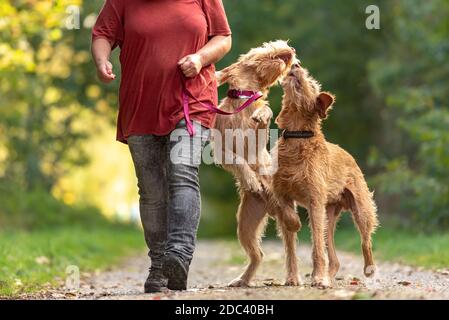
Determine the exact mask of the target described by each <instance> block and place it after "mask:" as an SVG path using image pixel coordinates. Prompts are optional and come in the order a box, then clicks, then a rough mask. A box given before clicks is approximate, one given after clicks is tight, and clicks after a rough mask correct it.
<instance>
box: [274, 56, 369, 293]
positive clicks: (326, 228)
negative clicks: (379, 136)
mask: <svg viewBox="0 0 449 320" xmlns="http://www.w3.org/2000/svg"><path fill="white" fill-rule="evenodd" d="M282 86H283V89H284V97H283V103H282V110H281V112H280V114H279V116H278V117H277V118H276V123H277V124H278V125H279V127H280V128H281V129H286V130H289V131H300V130H310V131H313V132H314V134H315V135H314V136H313V137H312V138H307V139H295V138H291V139H280V140H279V141H278V144H277V146H276V147H275V148H274V149H273V157H274V156H277V157H278V170H277V172H276V173H275V174H274V175H273V192H274V194H275V195H276V196H277V197H279V198H280V199H282V201H283V202H288V203H292V202H296V203H298V204H300V205H301V206H303V207H304V208H306V209H307V210H308V214H309V219H310V226H311V231H312V240H313V255H312V258H313V274H312V285H314V286H317V287H328V286H329V285H330V284H331V281H330V280H331V279H333V278H334V277H335V275H336V273H337V271H338V269H339V261H338V258H337V256H336V253H335V245H334V232H335V226H336V223H337V221H338V219H339V217H340V213H341V211H342V210H348V211H351V212H352V215H353V219H354V222H355V224H356V225H357V228H358V230H359V232H360V235H361V241H362V250H363V256H364V260H365V268H364V272H365V275H367V276H370V275H372V274H373V273H374V270H375V267H374V261H373V256H372V250H371V235H372V233H373V232H374V230H375V228H376V226H377V224H378V221H377V215H376V205H375V203H374V200H373V197H372V193H371V192H370V191H369V189H368V186H367V184H366V182H365V179H364V177H363V174H362V172H361V170H360V168H359V167H358V166H357V163H356V161H355V160H354V158H353V157H352V156H351V155H350V154H349V153H347V152H346V151H345V150H343V149H342V148H340V147H339V146H337V145H335V144H332V143H329V142H327V141H326V140H325V138H324V135H323V133H322V131H321V122H322V119H324V118H326V116H327V112H328V111H329V108H330V107H331V106H332V104H333V102H334V97H333V96H332V95H331V94H330V93H326V92H321V91H320V90H321V86H320V84H319V83H318V82H317V81H316V80H315V79H313V78H312V77H311V76H310V75H309V73H308V71H307V70H306V69H304V68H302V67H301V66H299V65H297V64H295V65H293V66H292V69H291V71H290V73H289V74H288V75H287V77H286V78H285V79H284V81H283V83H282ZM326 233H327V234H326ZM326 248H327V254H328V256H327V258H328V259H326Z"/></svg>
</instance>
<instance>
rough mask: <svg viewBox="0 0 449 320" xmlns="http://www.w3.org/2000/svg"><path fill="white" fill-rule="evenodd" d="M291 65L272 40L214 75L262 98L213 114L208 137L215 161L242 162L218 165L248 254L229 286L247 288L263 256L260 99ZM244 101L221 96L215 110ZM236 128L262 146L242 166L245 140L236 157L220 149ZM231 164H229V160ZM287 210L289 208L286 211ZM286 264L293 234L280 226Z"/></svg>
mask: <svg viewBox="0 0 449 320" xmlns="http://www.w3.org/2000/svg"><path fill="white" fill-rule="evenodd" d="M294 61H295V52H294V50H293V49H292V48H291V47H290V46H288V44H287V43H286V42H285V41H274V42H269V43H265V44H264V45H263V46H261V47H259V48H255V49H252V50H250V51H249V52H248V53H247V54H244V55H242V56H241V57H240V58H239V60H238V61H237V62H236V63H234V64H233V65H231V66H229V67H227V68H225V69H224V70H222V71H220V72H218V73H217V77H218V80H219V82H220V84H222V83H228V85H229V88H230V89H241V90H253V91H261V92H262V93H263V94H264V95H263V97H262V98H261V99H259V100H257V101H256V102H254V103H253V104H252V105H251V106H250V107H248V108H247V109H245V110H243V111H242V112H240V113H238V114H236V115H232V116H222V115H218V116H217V121H216V125H215V129H218V131H220V133H221V138H222V140H221V141H217V139H219V137H215V136H214V137H213V140H214V154H215V156H216V158H217V154H218V152H217V148H219V146H218V144H217V143H218V142H221V151H222V159H217V160H218V162H219V163H224V160H225V159H224V156H225V154H226V153H229V154H231V155H232V157H233V158H234V159H235V158H240V160H243V161H242V162H243V163H242V164H223V165H222V166H223V168H224V169H225V170H227V171H229V172H231V173H232V174H233V175H234V177H235V179H236V180H237V184H238V186H239V193H240V199H241V200H240V205H239V208H238V212H237V219H238V237H239V240H240V243H241V245H242V246H243V248H244V249H245V251H246V253H247V255H248V256H249V259H250V262H249V265H248V266H247V267H246V270H245V271H244V272H243V274H242V275H241V276H240V277H238V278H237V279H235V280H234V281H232V282H231V283H230V286H248V285H249V284H250V281H251V279H252V278H253V276H254V274H255V271H256V269H257V267H258V266H259V264H260V262H261V260H262V257H263V252H262V250H261V247H260V241H261V236H262V233H263V231H264V229H265V225H266V221H267V211H268V210H269V209H268V208H267V204H268V199H269V197H270V196H271V191H270V189H271V176H269V175H266V174H265V175H262V174H260V169H264V170H267V171H268V170H269V168H270V165H271V157H270V154H269V152H268V151H267V150H266V148H265V146H266V144H267V138H268V128H269V124H270V121H271V117H272V116H273V113H272V111H271V109H270V108H269V106H268V102H267V100H266V97H267V94H268V90H269V88H270V87H271V86H272V85H274V84H275V83H276V82H277V81H278V80H279V79H280V78H281V77H282V76H284V75H285V74H286V73H287V72H288V70H289V69H290V66H291V64H292V63H293V62H294ZM243 102H244V100H241V99H230V98H225V99H224V100H223V101H222V102H221V104H220V106H219V108H220V109H222V110H225V111H233V110H235V109H236V108H238V107H239V106H240V105H241V104H242V103H243ZM226 129H232V130H235V129H241V130H243V131H245V130H247V129H252V130H255V131H256V137H257V140H262V142H261V143H260V144H259V145H261V146H264V148H263V149H262V150H258V154H257V155H253V156H255V157H256V162H255V163H249V162H248V140H247V139H246V138H245V145H244V149H245V152H244V154H243V159H242V157H239V155H238V153H237V152H236V149H235V146H234V147H233V149H232V150H227V149H226V145H225V130H226ZM234 163H235V162H234ZM291 210H293V208H291ZM270 214H271V215H272V216H274V215H276V214H277V213H276V212H273V211H271V212H270ZM288 225H289V228H290V229H293V230H294V231H297V230H299V227H300V222H299V218H298V217H296V218H295V219H294V220H292V221H289V224H288ZM280 229H281V232H282V235H283V238H284V242H285V245H286V252H287V254H288V261H293V260H296V255H295V250H296V233H295V232H292V231H289V230H287V228H286V224H284V225H281V226H280ZM288 266H290V267H289V269H288V275H287V284H290V285H297V284H298V283H299V279H298V277H297V274H298V272H297V268H296V267H295V266H296V265H295V263H293V262H291V263H289V264H288Z"/></svg>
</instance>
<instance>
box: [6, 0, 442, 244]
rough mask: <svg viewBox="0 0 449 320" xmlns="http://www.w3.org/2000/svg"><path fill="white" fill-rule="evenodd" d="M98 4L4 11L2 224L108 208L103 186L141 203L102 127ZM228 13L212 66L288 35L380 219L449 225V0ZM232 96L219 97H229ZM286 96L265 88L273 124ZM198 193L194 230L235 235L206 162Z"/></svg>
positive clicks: (229, 183)
mask: <svg viewBox="0 0 449 320" xmlns="http://www.w3.org/2000/svg"><path fill="white" fill-rule="evenodd" d="M102 3H103V1H101V0H96V1H82V0H53V1H51V0H41V1H26V0H23V1H20V0H17V1H12V0H3V1H2V2H0V17H1V18H0V137H1V138H0V139H1V140H0V186H2V188H3V189H2V194H1V197H2V198H1V199H0V201H2V203H3V202H5V203H8V204H7V205H6V206H5V207H4V208H0V219H2V214H1V211H2V210H3V212H7V214H3V217H5V216H7V215H8V216H10V217H11V219H12V220H11V221H13V220H14V218H13V217H14V216H15V215H17V217H21V218H20V219H22V215H23V219H25V221H26V222H25V223H24V225H26V226H29V225H33V224H35V223H36V224H38V223H39V222H38V221H37V220H39V219H38V218H36V217H38V216H41V215H43V216H45V215H48V216H51V215H52V214H54V215H56V214H58V212H61V211H64V210H65V209H64V208H62V207H58V204H56V202H54V203H53V202H52V201H51V200H48V199H47V198H46V196H45V194H48V193H50V192H51V193H52V194H53V195H55V196H57V197H58V198H60V199H62V200H63V201H64V202H65V203H69V204H71V203H73V202H80V201H81V202H86V203H94V204H95V205H99V203H98V202H99V201H104V202H107V203H108V205H107V206H105V207H107V209H108V210H111V208H110V207H111V205H114V204H113V201H111V197H103V196H101V194H102V193H105V194H106V193H111V192H112V191H110V190H112V189H114V188H112V189H111V187H107V186H108V184H109V185H116V186H117V188H116V189H117V190H116V191H117V192H125V193H127V194H129V193H136V192H135V191H136V190H135V186H133V187H132V188H131V187H130V186H129V184H126V183H123V179H122V181H119V180H120V179H119V177H118V176H119V175H123V174H124V173H123V172H124V170H125V169H127V170H128V171H129V172H130V173H131V174H132V173H133V168H132V167H131V166H130V164H129V159H128V160H126V161H125V160H124V159H122V158H119V157H117V153H116V151H112V150H113V147H111V145H112V144H114V143H116V142H114V136H113V133H112V132H111V131H110V130H109V131H108V130H104V128H103V126H104V122H105V121H106V122H108V123H109V125H113V123H114V120H115V117H116V110H115V109H116V107H117V89H118V81H115V82H114V83H113V84H111V85H108V86H104V85H99V83H98V82H97V81H96V79H95V69H94V66H93V63H92V62H91V59H90V53H89V49H90V28H91V26H92V24H93V22H94V21H95V14H96V13H98V11H99V9H100V7H101V5H102ZM224 4H225V7H226V10H227V13H228V18H229V21H230V24H231V27H232V30H233V49H232V52H231V53H230V54H229V55H227V56H226V57H225V59H223V61H221V62H220V63H219V64H218V69H220V68H222V67H224V66H226V65H229V64H230V63H232V62H233V61H234V60H235V59H236V58H237V57H238V55H239V54H241V53H244V52H246V51H248V50H249V49H250V48H252V47H255V46H259V45H260V44H261V43H262V42H264V41H270V40H273V39H289V40H290V43H291V45H293V46H294V47H295V48H296V49H297V52H298V56H299V58H300V59H301V61H302V64H303V65H304V66H305V67H307V68H308V69H310V71H311V73H312V74H313V75H314V76H315V77H316V78H317V79H319V80H320V82H322V84H323V89H324V90H328V91H331V92H333V93H335V94H336V95H337V104H336V106H335V108H334V110H333V111H332V113H331V114H330V117H329V119H328V120H326V122H325V124H324V130H325V133H326V136H327V138H328V140H330V141H332V142H335V143H338V144H340V145H342V147H344V148H346V149H347V150H348V151H349V152H351V153H352V154H353V155H354V156H355V158H356V159H357V161H358V163H359V164H360V166H361V167H362V168H363V170H364V171H365V173H366V174H367V177H368V180H369V182H370V185H371V186H372V188H373V189H375V190H376V200H377V201H378V203H379V207H380V213H381V214H383V213H385V215H384V217H382V221H383V223H385V222H386V221H392V220H395V221H399V222H400V223H402V224H406V223H408V224H409V225H410V226H415V227H417V228H422V227H427V228H429V229H432V228H436V227H440V228H447V227H448V226H449V212H448V209H447V208H448V202H449V194H448V193H449V190H448V185H449V183H448V182H449V181H448V180H449V171H448V170H447V167H448V165H449V151H448V150H449V149H448V148H447V147H446V145H447V143H448V142H449V134H448V130H447V127H448V122H449V114H448V113H449V109H448V106H447V102H446V101H447V99H444V98H445V97H447V92H449V90H448V89H449V88H448V86H449V82H448V79H449V74H448V73H449V62H447V57H448V51H449V34H448V33H449V21H448V19H447V17H448V16H449V3H447V1H445V0H431V1H427V2H422V1H418V0H396V1H388V0H376V1H365V0H346V1H344V2H342V1H330V0H313V1H312V0H301V1H285V0H245V1H241V0H224ZM371 4H376V5H378V6H379V8H380V13H381V29H380V30H367V29H366V27H365V20H366V18H367V14H366V13H365V9H366V7H367V6H368V5H371ZM68 5H81V8H82V10H81V18H80V24H81V25H80V29H79V30H68V29H67V28H66V26H65V23H66V20H67V16H68V13H67V11H66V8H67V6H68ZM117 55H118V50H117V51H116V52H115V53H114V55H113V64H114V68H115V70H116V71H117V74H120V72H119V64H118V60H117ZM225 89H226V88H224V87H223V88H220V95H221V96H223V95H224V91H225ZM281 95H282V90H281V89H280V88H279V87H274V88H273V89H272V90H271V94H270V103H271V106H272V108H273V110H274V112H275V114H277V113H278V112H279V110H280V103H281ZM95 119H98V121H96V120H95ZM273 127H274V124H273ZM105 132H107V133H108V135H107V137H106V135H105ZM100 137H101V138H100ZM101 145H103V147H100V146H101ZM108 149H110V150H111V151H110V152H108ZM121 152H126V151H124V150H121ZM128 156H129V155H128ZM105 158H108V159H105ZM106 160H108V161H109V162H107V161H106ZM89 161H94V162H95V164H94V165H92V164H88V162H89ZM113 162H115V165H116V167H114V166H113V165H112V163H113ZM102 164H104V165H103V166H102ZM119 167H120V168H119ZM80 168H81V171H84V172H85V174H80V173H79V172H80ZM86 168H87V169H86ZM113 171H114V174H112V172H113ZM127 179H128V177H127ZM91 181H96V183H92V182H91ZM132 183H135V182H134V180H133V182H132ZM4 186H8V188H6V187H4ZM201 186H202V195H203V219H202V224H201V227H200V234H201V235H203V236H226V235H230V234H234V233H235V223H236V222H235V212H236V209H237V204H238V196H237V194H236V191H235V187H234V182H233V180H232V178H231V176H230V174H228V173H226V172H224V171H223V170H222V169H219V168H216V167H214V166H204V167H203V168H202V172H201ZM5 188H6V189H5ZM123 188H125V189H126V191H123V190H122V189H123ZM130 188H131V191H130ZM5 190H6V191H5ZM69 191H70V192H69ZM74 194H76V195H74ZM92 195H94V196H92ZM96 195H98V197H97V196H96ZM40 198H42V199H43V201H42V204H40V203H39V199H40ZM113 198H116V195H115V194H114V196H113ZM46 199H47V200H48V202H47V200H46ZM129 199H130V198H129ZM22 200H23V201H22ZM53 200H54V199H53ZM8 201H9V202H8ZM54 201H56V200H54ZM129 201H133V200H129ZM22 202H23V203H22ZM15 206H17V208H15ZM40 206H42V208H45V209H42V208H39V207H40ZM15 211H17V212H18V213H14V212H15ZM27 211H29V212H28V213H27ZM31 212H33V213H31ZM26 214H28V215H29V217H25V215H26ZM33 215H35V216H36V217H33ZM386 217H394V219H390V220H386ZM18 219H19V218H18ZM20 219H19V220H20ZM52 219H53V218H51V217H48V219H47V218H46V219H45V220H48V221H51V220H52ZM55 219H59V217H58V218H55ZM43 221H44V220H43ZM5 223H7V221H6V222H5ZM11 223H12V222H11ZM14 223H15V222H14ZM17 223H19V222H17Z"/></svg>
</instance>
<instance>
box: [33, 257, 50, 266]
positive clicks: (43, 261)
mask: <svg viewBox="0 0 449 320" xmlns="http://www.w3.org/2000/svg"><path fill="white" fill-rule="evenodd" d="M34 261H36V263H37V264H40V265H43V264H50V259H48V258H47V257H46V256H39V257H36V259H34Z"/></svg>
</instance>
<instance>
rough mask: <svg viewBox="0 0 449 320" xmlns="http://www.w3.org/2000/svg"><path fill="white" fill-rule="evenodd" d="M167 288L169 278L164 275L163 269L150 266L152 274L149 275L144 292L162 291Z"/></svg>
mask: <svg viewBox="0 0 449 320" xmlns="http://www.w3.org/2000/svg"><path fill="white" fill-rule="evenodd" d="M165 288H167V278H166V277H164V274H163V272H162V269H160V268H157V269H156V268H150V274H149V275H148V278H147V281H145V285H144V292H145V293H154V292H161V291H162V290H163V289H165Z"/></svg>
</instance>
